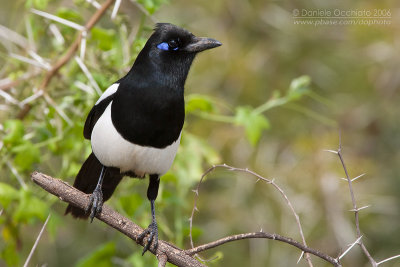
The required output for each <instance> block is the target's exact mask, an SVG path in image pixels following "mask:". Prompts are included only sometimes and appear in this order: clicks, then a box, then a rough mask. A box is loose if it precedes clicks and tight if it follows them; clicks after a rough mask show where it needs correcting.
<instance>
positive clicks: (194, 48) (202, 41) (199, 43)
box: [183, 37, 222, 53]
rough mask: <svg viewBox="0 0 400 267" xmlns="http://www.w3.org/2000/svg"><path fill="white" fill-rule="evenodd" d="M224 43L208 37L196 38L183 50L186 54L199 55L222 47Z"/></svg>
mask: <svg viewBox="0 0 400 267" xmlns="http://www.w3.org/2000/svg"><path fill="white" fill-rule="evenodd" d="M221 45H222V43H221V42H219V41H217V40H215V39H212V38H207V37H194V38H193V39H192V42H191V43H190V44H188V45H187V46H186V47H185V48H184V49H183V50H184V51H186V52H194V53H198V52H201V51H204V50H207V49H211V48H214V47H218V46H221Z"/></svg>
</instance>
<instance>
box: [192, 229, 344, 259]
mask: <svg viewBox="0 0 400 267" xmlns="http://www.w3.org/2000/svg"><path fill="white" fill-rule="evenodd" d="M249 238H267V239H271V240H278V241H281V242H284V243H287V244H289V245H292V246H295V247H297V248H299V249H301V250H302V251H304V252H306V253H311V254H313V255H315V256H317V257H320V258H321V259H324V260H326V261H327V262H329V263H331V264H332V265H333V266H341V265H340V263H339V261H338V260H337V259H335V258H333V257H331V256H329V255H326V254H325V253H322V252H320V251H318V250H316V249H313V248H309V247H307V246H305V245H303V244H302V243H300V242H297V241H296V240H293V239H291V238H289V237H285V236H281V235H278V234H270V233H265V232H255V233H245V234H238V235H232V236H227V237H224V238H221V239H218V240H216V241H213V242H210V243H208V244H204V245H201V246H198V247H195V248H192V249H189V250H186V251H185V252H186V253H188V254H190V255H194V254H196V253H199V252H202V251H205V250H207V249H210V248H215V247H217V246H220V245H222V244H225V243H228V242H232V241H237V240H242V239H249Z"/></svg>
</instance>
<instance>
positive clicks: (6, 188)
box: [0, 183, 19, 209]
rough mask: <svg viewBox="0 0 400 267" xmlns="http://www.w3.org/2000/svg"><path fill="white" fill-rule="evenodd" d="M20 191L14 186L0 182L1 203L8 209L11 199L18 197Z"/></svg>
mask: <svg viewBox="0 0 400 267" xmlns="http://www.w3.org/2000/svg"><path fill="white" fill-rule="evenodd" d="M18 196H19V194H18V191H17V190H16V189H14V188H13V187H12V186H10V185H8V184H5V183H0V204H1V205H2V206H3V207H4V208H5V209H7V207H8V205H9V204H10V202H11V201H13V200H16V199H18Z"/></svg>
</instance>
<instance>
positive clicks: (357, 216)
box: [325, 133, 400, 267]
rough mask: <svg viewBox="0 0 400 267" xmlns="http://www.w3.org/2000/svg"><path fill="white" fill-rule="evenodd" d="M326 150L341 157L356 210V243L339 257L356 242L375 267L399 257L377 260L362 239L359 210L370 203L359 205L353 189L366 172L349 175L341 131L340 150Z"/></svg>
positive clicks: (353, 209)
mask: <svg viewBox="0 0 400 267" xmlns="http://www.w3.org/2000/svg"><path fill="white" fill-rule="evenodd" d="M325 151H326V152H331V153H334V154H336V155H338V157H339V159H340V163H341V164H342V168H343V170H344V173H345V175H346V178H343V179H344V180H346V181H347V183H348V186H349V192H350V197H351V202H352V205H353V208H352V209H351V210H350V211H353V212H354V217H355V225H356V234H357V240H356V241H355V242H354V243H352V244H351V245H350V247H349V248H348V249H347V250H346V251H345V252H343V253H342V254H341V255H340V256H339V257H338V259H339V260H340V259H341V258H342V257H343V256H345V255H346V254H347V253H348V252H349V251H350V250H351V249H352V248H353V247H354V246H355V245H356V244H358V245H359V246H360V247H361V249H362V251H363V253H364V255H365V256H366V257H367V258H368V260H369V262H370V263H371V266H373V267H377V266H379V265H380V264H382V263H385V262H388V261H390V260H393V259H397V258H399V257H400V255H396V256H393V257H390V258H387V259H384V260H382V261H380V262H376V261H375V259H374V258H373V257H372V256H371V254H370V253H369V251H368V249H367V247H366V246H365V244H364V243H363V241H362V237H363V236H362V235H361V229H360V219H359V212H360V211H361V210H363V209H366V208H368V207H369V205H367V206H363V207H358V205H357V201H356V197H355V194H354V190H353V182H354V181H355V180H357V179H359V178H361V177H362V176H364V175H365V174H361V175H359V176H357V177H355V178H353V179H352V178H350V175H349V173H348V171H347V167H346V164H345V161H344V158H343V153H342V137H341V134H340V133H339V148H338V150H325Z"/></svg>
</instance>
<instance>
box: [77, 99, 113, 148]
mask: <svg viewBox="0 0 400 267" xmlns="http://www.w3.org/2000/svg"><path fill="white" fill-rule="evenodd" d="M113 99H114V94H112V95H110V96H108V97H106V98H104V99H103V100H102V101H101V102H100V103H98V104H96V105H94V106H93V108H92V109H91V110H90V112H89V115H88V116H87V118H86V122H85V126H84V128H83V136H84V137H85V138H86V139H89V140H90V137H91V136H92V131H93V127H94V126H95V125H96V122H97V120H98V119H99V118H100V117H101V115H103V112H104V110H106V108H107V106H108V105H109V104H110V102H111V101H112V100H113Z"/></svg>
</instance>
